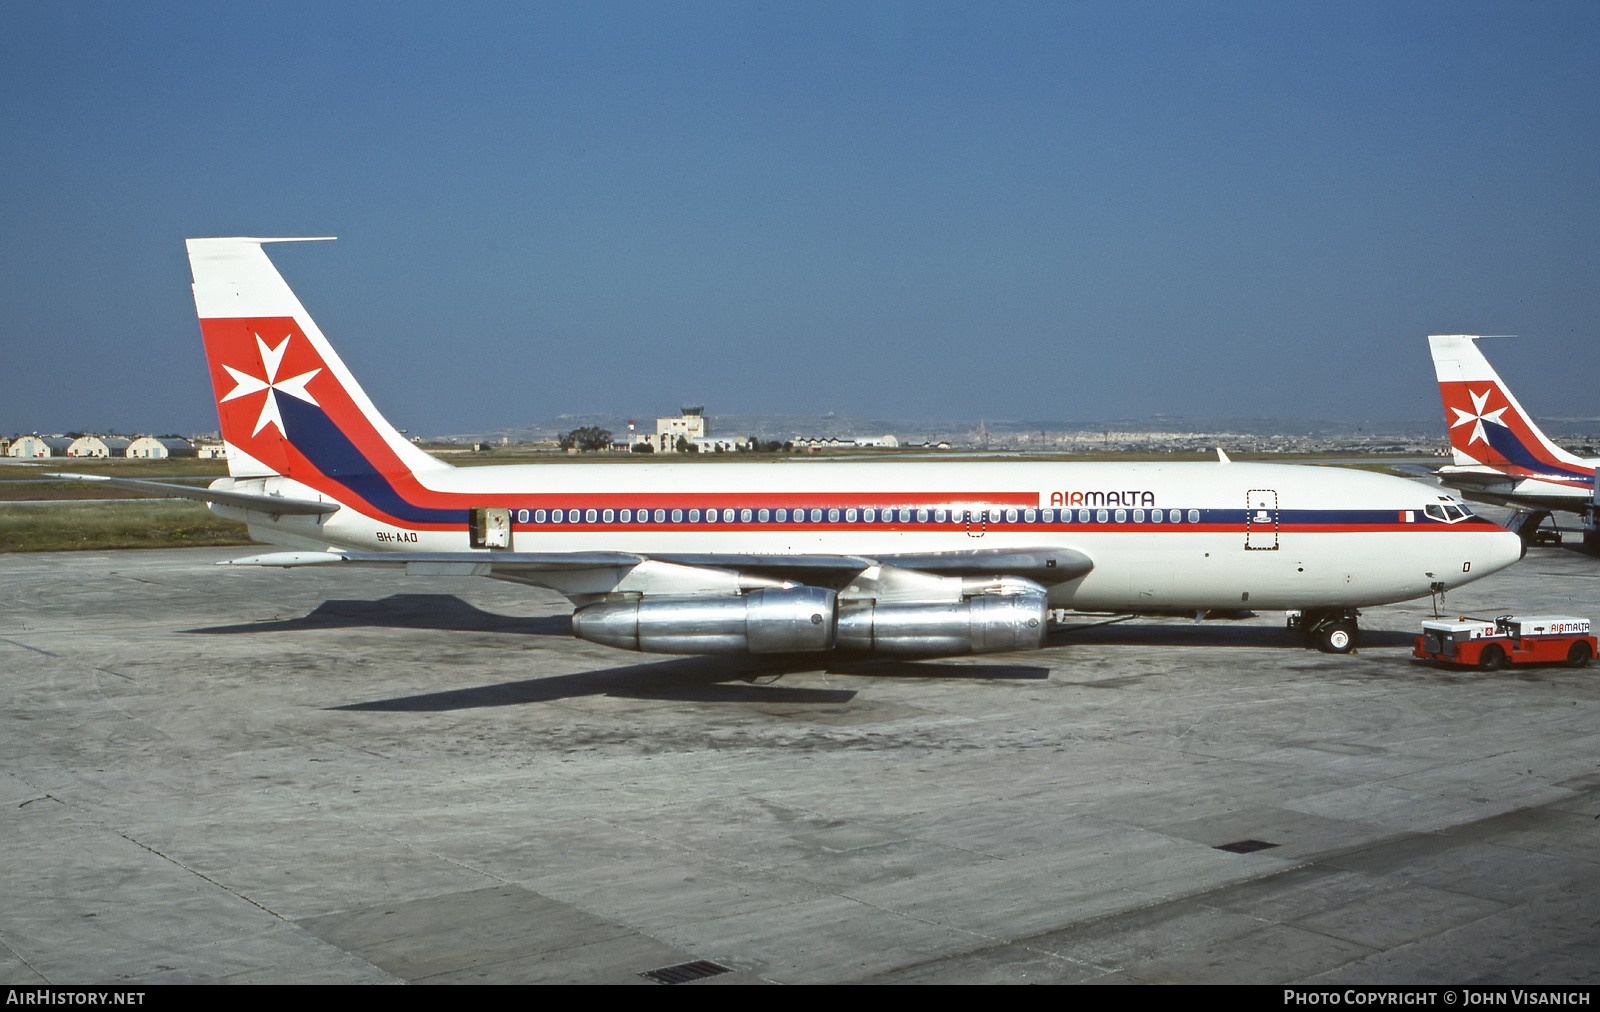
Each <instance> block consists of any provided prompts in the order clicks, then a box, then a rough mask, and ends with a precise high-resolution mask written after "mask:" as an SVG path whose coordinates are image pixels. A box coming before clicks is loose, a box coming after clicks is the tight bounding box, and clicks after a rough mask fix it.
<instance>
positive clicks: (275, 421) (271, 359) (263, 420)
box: [222, 334, 322, 439]
mask: <svg viewBox="0 0 1600 1012" xmlns="http://www.w3.org/2000/svg"><path fill="white" fill-rule="evenodd" d="M255 338H256V348H257V349H258V350H259V351H260V353H261V370H262V374H263V376H264V377H265V378H261V379H258V378H257V377H255V376H252V375H250V374H249V373H245V372H240V371H239V370H238V369H235V368H234V367H233V366H231V365H225V366H223V367H222V368H224V369H226V370H228V373H229V375H231V376H232V377H233V379H234V382H235V383H237V384H239V385H238V386H236V387H234V388H233V390H232V391H230V392H229V393H228V395H227V396H226V397H224V398H222V399H223V400H224V401H231V400H233V399H234V398H236V397H244V396H245V395H247V394H254V393H260V392H261V391H263V390H265V391H266V392H267V396H266V399H265V400H263V401H262V403H261V417H260V418H258V419H256V427H255V431H254V432H252V433H250V435H252V436H258V435H260V434H261V430H262V429H264V428H266V427H267V425H268V424H272V425H276V426H277V427H278V432H279V434H281V435H282V436H283V437H284V438H286V439H287V438H288V435H289V434H288V433H287V432H284V431H283V415H282V414H280V413H279V412H278V394H280V393H284V394H288V395H289V396H290V397H296V398H299V399H300V400H302V401H305V402H306V403H307V404H311V405H316V406H317V407H321V405H318V404H317V402H316V401H315V400H314V399H313V398H312V396H311V394H309V393H307V392H306V384H307V383H309V382H311V378H312V377H313V376H315V375H316V374H317V373H319V372H321V371H322V370H321V369H313V370H311V371H310V372H303V373H301V374H300V375H298V376H291V377H289V378H288V379H283V380H280V379H278V369H279V368H280V367H282V365H283V353H284V351H285V350H286V349H287V348H288V347H289V341H290V340H291V338H288V337H285V338H284V339H283V343H282V344H280V345H278V346H277V347H276V348H268V347H267V342H265V341H263V340H262V339H261V335H260V334H257V335H255Z"/></svg>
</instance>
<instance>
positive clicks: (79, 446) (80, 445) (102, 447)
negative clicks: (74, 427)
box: [67, 436, 133, 457]
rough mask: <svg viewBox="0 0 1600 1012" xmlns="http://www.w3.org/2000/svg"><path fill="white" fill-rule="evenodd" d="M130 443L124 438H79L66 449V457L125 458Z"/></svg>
mask: <svg viewBox="0 0 1600 1012" xmlns="http://www.w3.org/2000/svg"><path fill="white" fill-rule="evenodd" d="M132 442H133V440H131V439H129V438H128V437H126V436H79V437H78V438H77V439H74V440H73V441H72V445H71V446H69V447H67V456H69V457H126V456H127V455H128V446H129V444H131V443H132Z"/></svg>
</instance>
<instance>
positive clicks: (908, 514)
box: [900, 510, 911, 524]
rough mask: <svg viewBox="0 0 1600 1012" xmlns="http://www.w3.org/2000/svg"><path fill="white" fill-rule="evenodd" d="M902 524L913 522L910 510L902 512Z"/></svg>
mask: <svg viewBox="0 0 1600 1012" xmlns="http://www.w3.org/2000/svg"><path fill="white" fill-rule="evenodd" d="M900 522H901V523H903V524H909V523H910V522H911V511H910V510H901V511H900Z"/></svg>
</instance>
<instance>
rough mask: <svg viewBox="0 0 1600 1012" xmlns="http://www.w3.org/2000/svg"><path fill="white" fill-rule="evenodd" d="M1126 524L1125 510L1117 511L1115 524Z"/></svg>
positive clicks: (1126, 513) (1126, 512)
mask: <svg viewBox="0 0 1600 1012" xmlns="http://www.w3.org/2000/svg"><path fill="white" fill-rule="evenodd" d="M1127 522H1128V511H1127V510H1117V523H1119V524H1125V523H1127Z"/></svg>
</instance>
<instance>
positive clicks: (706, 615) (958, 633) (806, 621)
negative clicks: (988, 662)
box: [572, 578, 1046, 656]
mask: <svg viewBox="0 0 1600 1012" xmlns="http://www.w3.org/2000/svg"><path fill="white" fill-rule="evenodd" d="M1045 609H1046V602H1045V592H1044V588H1042V587H1040V586H1039V585H1038V584H1036V583H1033V582H1032V581H1030V580H1022V579H1017V578H1003V579H1000V580H998V581H990V583H989V584H988V585H987V586H986V587H985V592H984V593H981V594H977V595H974V596H971V597H965V598H962V599H959V600H953V601H936V602H930V601H893V602H883V601H876V600H870V599H867V600H848V601H842V602H841V601H839V600H838V599H837V595H836V594H835V593H834V592H833V591H831V590H825V589H823V588H820V587H792V588H785V589H781V590H780V589H769V590H757V591H754V592H752V593H749V594H744V595H741V596H739V597H667V598H634V599H630V600H624V601H602V602H598V603H595V604H591V605H587V606H585V607H583V608H580V609H578V611H577V612H575V613H574V614H573V616H572V631H573V634H574V635H576V636H577V637H578V638H580V639H586V640H589V641H591V642H593V643H603V644H605V645H606V646H610V647H618V648H620V649H623V650H640V651H644V652H646V653H658V654H789V653H815V652H820V651H825V650H832V649H835V648H837V649H840V650H849V651H853V652H861V653H879V654H895V655H901V656H906V655H918V656H951V655H956V654H982V653H994V652H997V651H1004V650H1033V649H1037V648H1038V647H1039V646H1040V644H1041V643H1042V642H1043V640H1044V631H1045Z"/></svg>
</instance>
